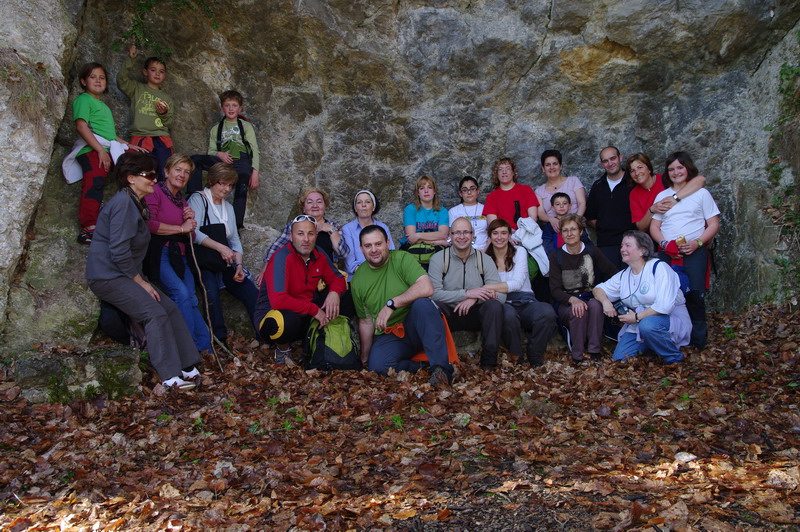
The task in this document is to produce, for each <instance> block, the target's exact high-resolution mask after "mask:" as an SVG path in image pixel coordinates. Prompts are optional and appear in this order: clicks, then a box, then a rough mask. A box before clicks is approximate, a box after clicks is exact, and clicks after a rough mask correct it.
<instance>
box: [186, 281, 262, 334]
mask: <svg viewBox="0 0 800 532" xmlns="http://www.w3.org/2000/svg"><path fill="white" fill-rule="evenodd" d="M234 273H236V272H235V270H234V269H233V268H225V271H223V272H222V273H216V272H210V271H208V270H201V271H200V276H201V277H202V278H203V284H204V285H205V287H206V292H207V293H208V310H209V313H210V314H211V326H212V327H213V329H214V336H216V337H217V338H219V339H220V340H224V339H226V338H227V337H228V329H227V327H225V318H224V317H223V316H222V302H221V300H220V297H219V294H220V290H221V288H220V286H219V283H220V281H222V283H223V284H224V285H225V288H226V289H227V290H228V293H229V294H230V295H232V296H233V297H235V298H236V299H238V300H239V301H241V302H242V303H244V307H245V309H247V316H248V317H249V318H250V323H253V314H255V311H256V299H258V289H257V288H256V285H254V284H253V281H251V280H250V279H248V278H245V280H244V281H242V282H241V283H239V282H237V281H235V280H234V279H233V275H234ZM258 337H259V336H258V330H256V338H258Z"/></svg>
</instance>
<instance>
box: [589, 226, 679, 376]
mask: <svg viewBox="0 0 800 532" xmlns="http://www.w3.org/2000/svg"><path fill="white" fill-rule="evenodd" d="M653 248H654V246H653V241H652V240H651V239H650V237H649V236H648V235H647V234H646V233H643V232H641V231H627V232H626V233H625V234H624V235H623V237H622V246H621V248H620V254H621V255H622V262H624V263H625V264H627V265H628V267H627V268H625V269H624V270H622V271H621V272H619V273H617V274H615V275H614V276H613V277H611V278H610V279H609V280H608V281H605V282H603V283H600V284H599V285H597V286H595V287H594V289H593V290H592V294H594V297H595V299H596V300H597V301H599V302H600V304H601V305H602V306H603V313H604V314H605V315H606V316H609V317H615V316H618V317H619V321H621V322H622V323H623V324H624V326H623V327H622V330H621V331H620V333H619V337H618V343H617V347H616V349H615V350H614V355H613V356H612V359H613V360H625V359H626V358H628V357H635V356H636V355H638V354H639V353H643V352H645V351H647V350H651V351H653V352H655V354H656V355H658V356H659V357H660V358H661V360H663V361H664V362H666V363H673V362H680V361H682V360H683V354H682V353H681V350H680V348H681V347H682V346H684V345H688V343H689V336H690V334H691V330H692V323H691V320H690V319H689V312H688V311H687V309H686V300H685V299H684V297H683V292H681V290H680V281H679V279H678V274H677V273H675V272H674V271H673V270H672V268H671V267H670V266H669V264H667V263H666V262H664V261H662V260H660V259H657V258H655V257H654V249H653ZM612 301H616V302H617V303H612Z"/></svg>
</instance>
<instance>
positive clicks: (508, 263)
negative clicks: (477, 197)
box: [486, 218, 556, 367]
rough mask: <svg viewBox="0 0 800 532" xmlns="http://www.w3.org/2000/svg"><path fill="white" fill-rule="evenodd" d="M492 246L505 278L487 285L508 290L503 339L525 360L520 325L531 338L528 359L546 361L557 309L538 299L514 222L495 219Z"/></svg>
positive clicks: (538, 362) (535, 363)
mask: <svg viewBox="0 0 800 532" xmlns="http://www.w3.org/2000/svg"><path fill="white" fill-rule="evenodd" d="M487 232H488V233H489V242H490V243H489V247H488V248H487V249H486V254H487V255H488V256H489V257H491V258H492V260H494V262H495V265H496V266H497V271H498V273H499V274H500V280H501V281H502V282H500V283H496V284H488V285H486V288H491V289H494V290H496V291H498V292H503V293H506V294H508V296H507V297H506V303H505V304H504V305H503V310H504V316H503V343H504V344H505V346H506V348H508V350H509V351H510V352H511V354H512V355H517V357H518V361H519V362H520V363H522V361H523V360H524V359H523V357H522V339H521V335H520V329H524V330H525V334H526V336H527V338H528V348H527V359H528V362H530V364H531V365H532V366H534V367H535V366H541V365H542V364H543V363H544V352H545V349H547V343H548V342H549V341H550V338H551V337H552V336H553V335H554V334H555V332H556V313H555V310H553V307H552V306H551V305H548V304H547V303H542V302H541V301H537V300H536V297H535V296H534V295H533V290H532V289H531V281H530V278H529V277H528V252H527V251H526V250H525V248H523V247H522V246H518V247H517V246H514V244H512V243H511V242H510V241H509V239H510V237H511V225H510V224H509V223H508V222H507V221H505V220H504V219H502V218H496V219H495V220H492V222H491V223H490V224H489V227H488V229H487Z"/></svg>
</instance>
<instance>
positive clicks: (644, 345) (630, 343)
mask: <svg viewBox="0 0 800 532" xmlns="http://www.w3.org/2000/svg"><path fill="white" fill-rule="evenodd" d="M639 336H640V337H641V339H642V341H641V342H637V341H636V333H632V332H626V333H625V334H623V335H622V336H620V338H619V343H617V348H616V349H614V355H613V356H612V357H611V358H612V360H625V359H626V358H628V357H635V356H636V355H638V354H639V353H640V352H642V353H643V352H644V351H645V350H647V349H650V350H651V351H653V352H655V354H656V355H658V356H659V357H661V360H663V361H664V362H665V363H667V364H671V363H674V362H681V361H682V360H683V353H681V350H680V349H679V348H678V346H677V345H675V342H674V341H673V340H672V336H670V334H669V316H667V315H664V314H658V315H657V316H648V317H647V318H645V319H643V320H642V321H640V322H639Z"/></svg>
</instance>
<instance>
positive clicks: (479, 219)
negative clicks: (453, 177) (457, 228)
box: [448, 175, 489, 251]
mask: <svg viewBox="0 0 800 532" xmlns="http://www.w3.org/2000/svg"><path fill="white" fill-rule="evenodd" d="M480 194H481V189H480V187H479V186H478V181H477V180H476V179H475V178H474V177H472V176H468V175H467V176H464V177H463V178H462V179H461V182H459V183H458V195H459V196H461V203H460V204H459V205H456V206H455V207H453V208H452V209H450V210H449V211H448V217H449V218H450V225H451V226H452V225H453V222H454V221H456V220H457V219H458V218H466V219H467V220H469V221H470V222H472V231H473V234H474V237H475V242H474V243H473V244H472V245H473V247H475V249H479V250H481V251H484V250H485V249H486V246H487V245H488V243H489V237H488V235H487V234H486V227H487V225H488V224H487V222H486V216H484V215H483V203H480V202H479V201H478V197H479V196H480Z"/></svg>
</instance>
